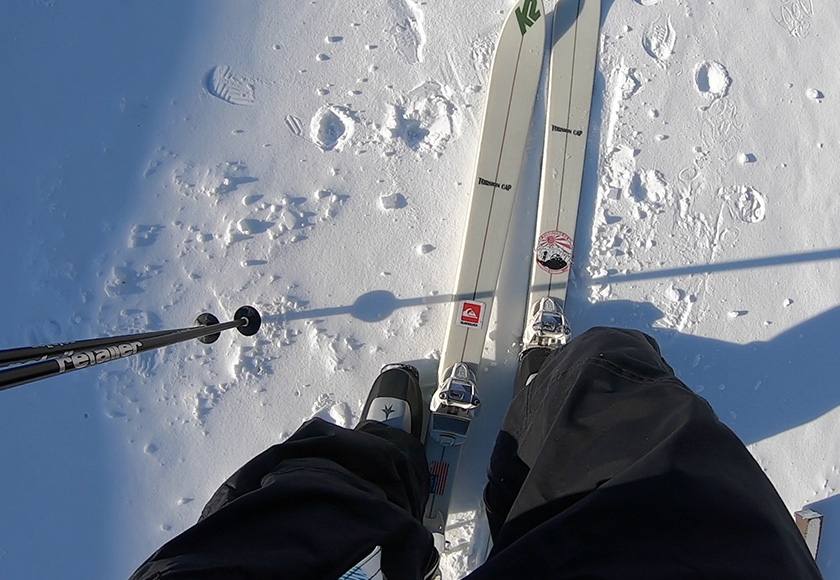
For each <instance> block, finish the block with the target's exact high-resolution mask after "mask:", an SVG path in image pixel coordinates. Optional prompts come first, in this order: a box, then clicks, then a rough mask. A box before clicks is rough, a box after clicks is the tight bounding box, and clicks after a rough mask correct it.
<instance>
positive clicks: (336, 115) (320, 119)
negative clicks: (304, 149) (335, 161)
mask: <svg viewBox="0 0 840 580" xmlns="http://www.w3.org/2000/svg"><path fill="white" fill-rule="evenodd" d="M355 124H356V122H355V121H354V119H353V113H352V112H351V111H350V109H347V108H346V107H337V106H334V105H327V106H324V107H321V109H320V110H319V111H318V112H317V113H316V114H315V116H314V117H312V122H311V123H310V127H309V129H310V133H309V134H310V137H311V138H312V141H313V142H314V143H315V144H316V145H317V146H318V147H320V148H321V150H322V151H333V150H336V151H341V150H342V149H343V148H344V146H345V145H346V144H347V142H348V141H349V140H350V138H351V137H352V136H353V131H354V128H355Z"/></svg>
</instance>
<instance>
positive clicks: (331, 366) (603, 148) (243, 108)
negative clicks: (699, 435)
mask: <svg viewBox="0 0 840 580" xmlns="http://www.w3.org/2000/svg"><path fill="white" fill-rule="evenodd" d="M509 5H510V2H509V0H490V1H487V0H482V1H478V0H467V1H466V2H462V3H459V4H458V7H457V8H453V7H452V4H451V3H426V2H415V1H414V0H388V1H387V2H375V3H374V2H363V1H362V0H346V1H344V2H328V1H326V0H312V1H309V2H294V3H292V2H283V3H277V2H248V3H245V2H222V1H219V0H202V1H200V2H199V1H197V0H193V1H182V2H164V1H163V0H157V1H147V2H138V1H134V0H122V1H119V2H105V1H96V0H73V1H70V0H8V1H7V2H6V3H5V4H4V6H3V8H2V9H0V13H2V18H0V46H1V47H2V54H3V59H2V65H0V67H2V72H3V78H4V86H5V87H6V90H5V91H4V99H3V101H4V103H3V106H2V107H0V127H2V139H0V159H2V161H3V165H4V167H5V170H4V179H3V183H4V185H3V192H2V195H0V247H2V252H0V271H2V273H3V282H2V297H3V300H2V303H3V318H4V331H3V332H2V333H0V348H11V347H16V346H24V345H30V344H31V345H34V344H43V343H51V342H63V341H68V340H73V339H81V338H87V337H92V336H101V335H108V334H123V333H127V332H136V331H144V330H159V329H167V328H178V327H183V326H189V325H191V324H192V321H193V319H194V317H195V316H196V315H197V314H199V313H200V312H202V311H212V312H214V313H215V314H217V315H218V316H219V317H220V318H222V319H228V318H229V317H230V316H231V315H232V313H233V311H234V310H235V309H236V308H237V307H238V306H240V305H243V304H253V305H255V306H257V307H258V308H259V309H260V310H261V312H262V313H263V315H264V322H265V324H264V328H263V330H262V331H261V333H260V334H259V336H258V337H256V338H255V339H246V338H244V337H241V336H239V335H238V334H237V333H235V332H228V333H225V334H224V335H223V336H222V338H221V339H220V340H219V341H218V342H217V343H216V344H215V345H213V346H203V345H201V344H199V343H197V342H195V341H193V342H191V343H186V344H181V345H178V346H174V347H170V348H167V349H165V350H162V351H157V352H155V353H150V354H144V355H141V356H138V357H134V358H133V359H130V360H125V361H117V362H113V363H110V364H108V365H104V366H101V367H98V368H96V369H90V370H86V371H82V372H79V373H74V374H72V375H67V376H63V377H59V378H53V379H49V380H46V381H42V382H40V383H35V384H31V385H26V386H23V387H19V388H17V389H12V390H9V391H4V392H2V393H0V464H2V466H3V474H4V476H3V477H2V478H0V497H3V500H2V502H0V522H2V523H0V577H2V578H4V579H15V580H16V579H33V578H58V577H60V578H93V579H99V578H101V579H105V578H120V577H126V576H128V575H129V574H130V573H131V571H132V570H133V569H134V568H135V567H136V566H137V565H138V564H139V563H140V562H141V561H142V560H143V559H144V558H145V557H146V556H148V555H149V554H150V553H151V552H152V551H153V550H155V549H156V548H157V547H158V546H160V545H161V544H162V543H163V542H165V541H166V540H167V539H169V538H171V537H173V536H174V535H176V534H177V533H179V532H180V531H182V530H184V529H185V528H186V527H188V526H189V525H190V524H191V523H192V522H194V521H195V520H196V519H197V517H198V515H199V513H200V511H201V508H202V506H203V504H204V502H205V501H206V500H207V499H208V498H209V496H210V494H211V493H212V492H213V491H214V489H215V488H216V487H217V486H218V485H219V484H220V483H221V482H222V481H223V480H224V479H225V478H226V477H227V476H228V475H229V474H230V473H231V472H232V471H234V470H235V469H236V468H237V467H238V466H239V465H241V464H242V463H243V462H244V461H245V460H247V459H248V458H250V457H251V456H252V455H254V454H256V453H258V452H259V451H261V450H262V449H264V448H265V447H266V446H268V445H270V444H273V443H275V442H277V441H280V440H282V439H283V438H284V437H286V436H288V435H289V434H290V433H292V432H293V431H294V430H295V429H296V428H297V427H298V425H299V424H300V422H301V421H302V420H303V419H304V418H307V417H309V416H312V415H313V414H315V415H319V416H322V417H325V418H328V419H329V420H332V421H335V422H337V423H339V424H341V425H353V424H354V423H355V421H356V420H357V419H358V414H359V412H360V409H361V405H362V401H363V399H364V397H365V395H366V392H367V389H368V387H369V385H370V383H371V382H372V380H373V378H374V377H375V375H376V373H377V371H378V369H379V367H380V366H381V365H382V364H384V363H387V362H391V361H401V360H403V361H414V362H415V363H416V364H417V365H418V366H419V367H420V369H421V372H423V374H424V376H425V377H431V376H433V375H434V370H435V356H436V349H438V348H439V345H440V344H441V342H442V337H443V331H444V321H445V319H446V311H447V302H448V293H449V292H450V291H451V286H452V284H453V269H454V268H455V266H456V264H457V258H458V251H459V245H460V238H461V232H462V226H463V222H464V217H465V211H466V207H467V194H468V191H469V182H470V180H471V177H472V176H471V171H472V159H473V155H474V148H475V145H476V142H477V139H478V132H479V128H480V127H479V124H480V119H481V110H482V103H483V94H484V86H485V83H486V82H487V73H488V67H489V63H490V61H491V58H492V52H493V46H494V43H495V39H496V36H497V34H498V31H499V29H500V27H501V23H502V21H503V18H504V15H505V13H506V12H507V9H508V8H509ZM549 7H550V5H549ZM838 51H840V12H838V10H837V6H836V4H835V2H834V0H741V1H739V2H722V1H717V0H713V1H709V2H702V3H697V2H689V1H688V0H636V1H633V0H605V1H604V4H603V7H602V29H601V38H600V56H599V67H598V72H597V75H596V79H595V92H594V97H593V98H594V101H593V116H592V124H591V128H590V144H589V151H588V161H587V164H586V175H585V179H584V188H583V193H582V199H581V212H580V216H579V221H578V224H579V225H578V230H577V231H578V239H577V247H576V250H575V264H574V269H573V279H572V283H571V285H570V289H569V296H568V314H569V317H570V319H571V321H572V324H573V328H574V330H575V331H576V332H580V331H582V330H584V329H585V328H588V327H591V326H593V325H598V324H611V325H618V326H627V327H633V328H639V329H642V330H645V331H647V332H650V333H652V334H653V335H654V336H655V337H656V338H657V339H658V340H659V341H660V343H661V346H662V350H663V352H664V354H665V355H666V357H667V359H668V360H669V361H670V362H671V364H672V365H673V366H674V367H675V369H676V370H677V372H678V374H679V375H680V376H681V377H682V378H683V379H684V380H685V381H686V382H687V383H688V384H689V385H691V386H692V387H693V388H694V389H696V390H697V391H698V392H701V393H702V394H703V395H704V396H705V397H707V398H708V399H709V401H710V402H711V403H712V404H713V405H714V407H715V409H716V410H717V412H718V413H719V415H720V417H721V419H722V420H723V421H724V422H726V423H727V424H728V425H730V426H731V427H732V428H733V429H734V430H735V431H736V432H737V433H738V434H739V436H740V437H741V438H742V439H743V440H744V441H745V442H746V443H747V444H748V445H749V447H750V449H751V451H752V452H753V454H754V455H755V457H756V458H757V460H758V461H759V463H760V464H761V465H762V467H763V468H764V469H765V470H766V472H767V474H768V476H769V477H770V478H771V480H772V481H773V482H774V483H775V485H776V486H777V488H778V490H779V493H780V494H781V496H782V498H783V499H784V501H785V502H786V504H787V506H788V507H789V508H790V510H791V511H794V510H797V509H800V508H802V507H803V506H810V507H812V508H813V509H815V510H817V511H819V512H822V513H824V514H825V515H826V521H825V529H824V536H823V544H822V548H821V553H820V556H819V559H818V562H819V564H820V566H821V568H822V569H823V571H824V573H825V575H826V578H836V577H838V569H840V564H838V562H837V557H838V548H840V524H838V521H840V503H838V501H840V500H838V499H837V495H838V487H840V470H839V469H838V465H840V443H838V437H837V436H836V433H837V432H838V427H840V388H839V387H840V385H838V380H837V378H836V377H837V374H836V373H835V372H834V364H835V363H836V362H837V359H838V348H837V339H836V336H837V333H836V329H837V328H838V326H840V307H838V296H840V262H838V260H840V228H838V227H837V223H838V209H840V201H838V199H840V198H838V196H837V192H838V189H839V188H840V164H838V163H837V159H838V156H840V124H838V122H837V119H838V118H840V75H838V73H837V67H836V62H835V60H836V59H835V56H832V55H836V54H838ZM543 105H544V103H542V101H540V102H539V103H538V109H540V108H541V107H542V106H543ZM542 118H543V117H542V114H541V113H539V112H538V113H537V115H536V119H535V123H534V132H533V136H532V140H531V146H530V149H529V150H530V153H531V155H530V159H529V162H528V167H527V172H528V174H527V175H526V177H525V180H526V183H528V184H530V185H529V186H528V187H527V188H526V190H525V191H524V192H523V194H522V196H521V198H520V199H519V200H518V202H517V211H516V214H515V216H516V219H515V220H514V221H513V226H512V227H513V229H512V231H511V236H510V240H511V251H509V252H508V256H507V257H506V262H505V266H504V274H503V282H502V284H501V287H500V289H499V296H500V297H503V299H504V300H505V304H510V305H511V306H510V307H509V308H506V309H505V311H503V312H498V310H499V309H497V316H495V319H496V320H495V325H496V328H495V330H494V331H493V332H492V333H491V337H492V338H493V339H494V340H493V341H491V342H490V343H489V345H488V350H487V352H486V354H487V360H488V363H487V368H486V369H485V370H484V371H483V375H487V376H486V377H485V378H484V379H482V385H485V386H484V387H483V391H482V398H483V399H484V400H485V408H484V410H483V412H482V413H481V414H480V415H479V417H478V418H477V419H476V423H475V429H476V431H475V433H477V434H479V436H475V437H472V438H471V439H470V441H469V442H468V444H467V445H468V447H467V450H466V451H465V459H464V463H463V465H462V470H461V474H460V478H459V483H458V486H459V487H458V489H457V490H456V494H455V498H454V504H453V510H454V511H455V512H457V513H456V518H457V519H458V523H457V525H455V527H454V529H452V530H451V534H452V538H453V545H452V548H451V550H450V552H449V553H448V554H447V556H446V558H445V561H444V565H445V572H446V574H447V576H448V577H456V576H458V575H459V574H462V573H463V572H464V571H465V570H467V569H469V568H470V567H471V566H473V565H474V558H473V549H472V547H471V540H470V532H471V530H472V529H473V527H474V526H475V522H476V515H475V509H476V507H477V505H478V503H479V499H480V489H481V485H482V478H483V475H484V465H485V463H486V460H487V456H488V454H489V450H490V446H491V445H492V439H493V436H494V433H495V430H496V428H497V427H498V424H499V421H500V420H501V415H502V413H503V407H504V402H505V400H506V398H507V397H508V396H509V389H510V387H509V382H510V380H511V377H512V370H511V365H512V364H513V362H514V360H515V352H516V341H517V340H518V336H519V333H520V332H521V325H522V320H521V318H522V313H523V311H524V293H525V278H526V277H527V264H528V262H529V257H528V255H529V252H530V244H531V239H532V238H531V236H532V235H533V232H532V229H533V223H534V220H535V211H534V208H533V205H534V200H535V195H536V192H535V191H534V185H535V184H536V183H537V179H536V177H535V175H536V174H537V173H538V168H539V159H538V157H539V152H540V148H541V145H540V143H541V138H542V135H541V132H542V129H541V126H540V122H541V121H542ZM488 377H493V379H492V380H491V379H490V378H488ZM487 385H490V386H487ZM679 525H690V522H685V523H682V524H679ZM721 525H726V523H725V522H721ZM479 527H480V526H479Z"/></svg>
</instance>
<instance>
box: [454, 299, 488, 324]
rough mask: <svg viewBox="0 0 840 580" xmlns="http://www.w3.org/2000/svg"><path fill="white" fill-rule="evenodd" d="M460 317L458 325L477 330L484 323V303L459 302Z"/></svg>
mask: <svg viewBox="0 0 840 580" xmlns="http://www.w3.org/2000/svg"><path fill="white" fill-rule="evenodd" d="M460 310H461V315H460V316H459V317H458V324H460V325H461V326H469V327H470V328H479V327H480V326H481V323H482V322H483V321H484V303H483V302H475V301H473V300H462V301H461V309H460Z"/></svg>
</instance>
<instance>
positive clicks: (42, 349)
mask: <svg viewBox="0 0 840 580" xmlns="http://www.w3.org/2000/svg"><path fill="white" fill-rule="evenodd" d="M202 316H204V315H202ZM209 316H212V314H210V315H209ZM213 318H215V316H214V317H213ZM196 322H197V323H198V324H203V323H201V322H198V321H196ZM216 323H218V319H217V320H216ZM207 324H213V323H207ZM180 330H184V329H180ZM180 330H158V331H156V332H143V333H140V334H125V335H122V336H106V337H104V338H91V339H87V340H77V341H75V342H60V343H57V344H44V345H42V346H26V347H22V348H10V349H8V350H0V367H7V366H9V365H13V364H19V363H23V362H27V361H33V360H44V359H50V358H58V357H60V356H69V355H71V354H73V353H74V352H76V351H77V350H87V349H94V348H100V347H105V346H111V345H113V344H119V343H121V342H126V341H128V340H145V339H149V338H154V337H157V336H164V335H167V334H173V333H176V332H180Z"/></svg>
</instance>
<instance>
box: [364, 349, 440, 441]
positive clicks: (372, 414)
mask: <svg viewBox="0 0 840 580" xmlns="http://www.w3.org/2000/svg"><path fill="white" fill-rule="evenodd" d="M424 408H425V405H423V395H422V393H421V392H420V373H418V372H417V369H416V368H414V367H413V366H411V365H408V364H402V363H396V364H388V365H385V366H384V367H382V370H381V371H379V376H378V377H376V380H375V381H374V382H373V386H372V387H371V389H370V393H369V394H368V398H367V401H366V402H365V406H364V408H363V409H362V421H366V420H372V421H379V422H380V423H385V424H386V425H390V426H391V427H396V428H397V429H402V430H403V431H405V432H406V433H411V434H412V435H414V436H415V437H417V439H418V440H419V441H422V440H423V411H424Z"/></svg>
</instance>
